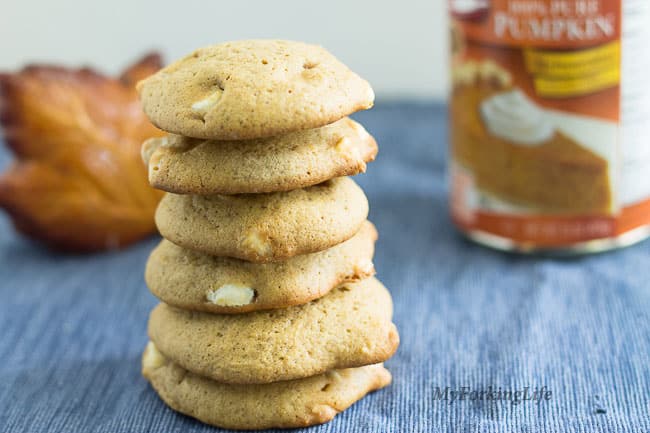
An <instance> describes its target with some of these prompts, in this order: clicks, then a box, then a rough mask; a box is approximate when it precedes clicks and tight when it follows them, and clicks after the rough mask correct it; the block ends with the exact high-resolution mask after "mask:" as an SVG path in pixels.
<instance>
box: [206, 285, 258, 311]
mask: <svg viewBox="0 0 650 433" xmlns="http://www.w3.org/2000/svg"><path fill="white" fill-rule="evenodd" d="M206 297H207V299H208V301H210V302H212V303H213V304H215V305H218V306H220V307H241V306H243V305H248V304H250V303H252V302H253V300H254V299H255V290H253V289H251V288H250V287H246V286H240V285H237V284H224V285H223V286H221V287H219V288H218V289H216V290H210V291H209V292H208V293H207V295H206Z"/></svg>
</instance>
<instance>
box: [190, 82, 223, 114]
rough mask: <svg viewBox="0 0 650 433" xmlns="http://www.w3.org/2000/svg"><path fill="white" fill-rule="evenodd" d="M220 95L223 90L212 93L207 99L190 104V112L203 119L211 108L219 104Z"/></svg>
mask: <svg viewBox="0 0 650 433" xmlns="http://www.w3.org/2000/svg"><path fill="white" fill-rule="evenodd" d="M222 94H223V90H221V89H217V91H215V92H214V93H212V94H211V95H210V96H208V97H207V98H204V99H201V100H199V101H196V102H195V103H194V104H192V111H193V112H194V113H196V114H198V115H199V116H201V117H204V116H205V115H206V114H207V113H208V111H210V109H211V108H212V107H214V106H215V105H217V102H219V100H220V99H221V95H222Z"/></svg>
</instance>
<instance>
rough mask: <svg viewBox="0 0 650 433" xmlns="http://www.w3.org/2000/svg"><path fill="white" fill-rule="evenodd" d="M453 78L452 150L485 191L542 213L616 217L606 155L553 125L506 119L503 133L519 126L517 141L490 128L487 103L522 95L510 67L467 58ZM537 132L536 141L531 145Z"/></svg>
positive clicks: (515, 129)
mask: <svg viewBox="0 0 650 433" xmlns="http://www.w3.org/2000/svg"><path fill="white" fill-rule="evenodd" d="M453 81H454V88H453V92H452V95H451V100H450V119H451V122H452V123H451V125H450V126H451V128H450V135H451V137H450V138H451V144H452V149H451V151H452V155H453V159H454V160H455V161H456V162H457V163H459V164H461V165H462V166H464V167H466V168H467V169H469V170H470V171H471V172H472V173H473V175H474V181H475V183H476V186H477V187H478V188H479V189H480V190H482V191H484V192H486V193H488V194H490V195H492V196H494V197H496V198H499V199H501V200H504V201H507V202H510V203H512V204H516V205H523V206H527V207H529V208H531V209H532V210H535V211H537V212H542V213H559V214H588V215H591V214H610V213H611V212H612V192H611V184H610V179H609V168H608V163H607V161H606V160H605V159H603V158H602V157H601V156H599V155H597V154H596V153H594V152H593V151H591V150H589V149H587V148H585V147H584V146H582V145H581V144H580V143H578V142H576V141H575V140H574V139H573V138H571V137H569V136H567V135H566V134H564V133H563V132H562V131H559V130H557V128H555V127H552V126H550V127H549V128H547V131H546V133H544V131H543V130H541V131H540V128H537V129H536V130H532V129H530V130H527V129H525V127H524V126H521V125H520V124H519V122H517V121H510V122H508V121H509V119H508V118H506V119H505V122H502V125H501V126H502V128H501V129H502V130H504V132H505V133H508V132H511V131H508V126H510V127H511V128H512V129H513V130H514V131H515V132H517V129H519V131H518V132H519V135H520V140H518V141H515V139H514V138H513V137H508V135H507V134H495V131H494V128H490V127H489V125H488V124H487V122H486V114H489V113H486V111H485V108H486V107H485V101H489V100H490V99H491V98H494V97H495V96H504V97H511V95H506V93H508V92H510V93H511V94H513V95H516V94H517V92H519V95H521V92H520V91H519V90H518V89H516V88H513V86H512V83H511V78H510V75H509V73H508V72H507V71H506V70H504V69H503V68H501V67H500V66H498V65H497V64H495V63H494V62H490V61H485V62H472V61H469V62H465V63H463V64H460V65H458V66H456V67H455V69H454V71H453ZM524 98H525V97H524ZM495 99H496V98H495ZM502 101H505V99H503V98H502ZM502 101H501V102H502ZM528 103H529V104H531V105H532V104H533V103H532V102H530V101H528ZM502 105H503V104H502ZM532 106H533V107H536V106H534V105H532ZM488 108H489V107H488ZM506 108H507V107H506ZM510 108H511V107H510ZM536 109H537V110H538V111H540V112H541V109H540V108H539V107H536ZM529 131H530V135H527V133H528V132H529ZM534 135H537V138H536V141H535V142H532V143H531V142H528V143H526V141H529V140H528V138H531V137H533V136H534Z"/></svg>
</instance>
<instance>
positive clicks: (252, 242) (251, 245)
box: [242, 231, 272, 257]
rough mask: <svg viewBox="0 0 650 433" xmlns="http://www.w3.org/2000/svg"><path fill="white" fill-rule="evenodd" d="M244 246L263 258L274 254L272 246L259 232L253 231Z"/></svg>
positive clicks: (245, 240)
mask: <svg viewBox="0 0 650 433" xmlns="http://www.w3.org/2000/svg"><path fill="white" fill-rule="evenodd" d="M242 244H243V246H244V247H245V248H248V249H250V250H253V251H254V252H255V253H257V254H259V255H260V256H262V257H265V256H268V255H270V254H271V252H272V250H271V244H270V243H269V242H268V241H267V240H266V239H264V238H263V237H262V235H261V234H260V233H259V232H257V231H251V232H250V233H249V234H248V236H246V239H244V242H242Z"/></svg>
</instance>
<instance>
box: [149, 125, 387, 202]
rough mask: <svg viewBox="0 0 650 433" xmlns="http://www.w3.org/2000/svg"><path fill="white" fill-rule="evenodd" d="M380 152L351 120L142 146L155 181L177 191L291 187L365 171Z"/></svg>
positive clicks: (154, 140)
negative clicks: (248, 136) (271, 133)
mask: <svg viewBox="0 0 650 433" xmlns="http://www.w3.org/2000/svg"><path fill="white" fill-rule="evenodd" d="M376 155H377V143H375V140H374V139H373V138H372V137H371V136H370V134H368V133H367V132H366V130H365V129H364V128H363V126H361V125H359V124H358V123H357V122H355V121H353V120H352V119H349V118H345V119H341V120H339V121H337V122H335V123H333V124H331V125H327V126H324V127H322V128H316V129H308V130H306V131H298V132H294V133H291V134H287V135H283V136H279V137H271V138H261V139H256V140H247V141H211V140H201V139H195V138H188V137H183V136H180V135H169V136H167V137H162V138H152V139H149V140H147V141H146V142H145V143H144V144H143V157H144V158H145V162H146V163H148V165H149V182H150V183H151V185H152V186H153V187H154V188H158V189H162V190H165V191H169V192H174V193H177V194H202V195H206V194H241V193H262V192H274V191H289V190H292V189H298V188H304V187H307V186H311V185H315V184H317V183H321V182H324V181H326V180H328V179H332V178H334V177H340V176H352V175H355V174H358V173H362V172H365V171H366V163H367V162H369V161H372V160H374V159H375V156H376Z"/></svg>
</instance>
